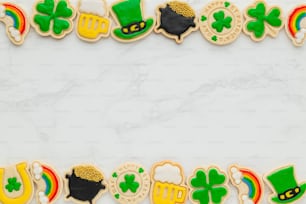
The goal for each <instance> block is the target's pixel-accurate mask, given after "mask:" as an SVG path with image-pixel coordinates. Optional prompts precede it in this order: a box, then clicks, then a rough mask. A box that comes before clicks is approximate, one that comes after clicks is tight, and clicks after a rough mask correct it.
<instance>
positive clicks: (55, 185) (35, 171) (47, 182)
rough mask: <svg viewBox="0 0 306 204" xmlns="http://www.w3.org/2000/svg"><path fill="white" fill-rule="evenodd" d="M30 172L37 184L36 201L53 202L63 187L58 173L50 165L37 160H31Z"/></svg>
mask: <svg viewBox="0 0 306 204" xmlns="http://www.w3.org/2000/svg"><path fill="white" fill-rule="evenodd" d="M31 173H32V177H33V180H34V182H35V184H36V186H37V192H36V201H37V203H39V204H51V203H54V202H55V201H56V200H57V199H58V197H59V196H60V194H61V192H62V188H63V183H62V179H61V177H60V176H59V175H58V173H57V172H56V171H55V170H54V169H53V168H51V167H50V166H48V165H46V164H42V163H40V162H38V161H35V162H33V164H32V166H31Z"/></svg>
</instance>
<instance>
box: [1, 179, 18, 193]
mask: <svg viewBox="0 0 306 204" xmlns="http://www.w3.org/2000/svg"><path fill="white" fill-rule="evenodd" d="M20 187H21V183H20V182H18V181H17V178H16V177H12V178H8V179H7V184H6V186H5V188H6V190H8V192H10V193H12V192H13V191H19V190H20Z"/></svg>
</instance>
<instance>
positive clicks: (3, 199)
mask: <svg viewBox="0 0 306 204" xmlns="http://www.w3.org/2000/svg"><path fill="white" fill-rule="evenodd" d="M33 192H34V185H33V182H32V178H31V174H30V171H29V167H28V164H27V163H26V162H21V163H19V164H16V165H15V166H9V167H6V168H0V203H3V204H14V203H18V204H27V203H30V201H31V200H32V197H33Z"/></svg>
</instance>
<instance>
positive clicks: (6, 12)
mask: <svg viewBox="0 0 306 204" xmlns="http://www.w3.org/2000/svg"><path fill="white" fill-rule="evenodd" d="M0 22H3V23H4V24H5V27H6V33H7V36H8V37H9V39H10V41H11V42H12V43H14V44H15V45H21V44H23V42H24V39H25V37H26V35H27V34H28V32H29V29H30V22H29V21H28V18H27V15H26V13H25V12H24V10H23V9H22V8H21V7H19V6H17V5H16V4H13V3H8V2H5V3H0Z"/></svg>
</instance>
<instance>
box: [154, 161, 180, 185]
mask: <svg viewBox="0 0 306 204" xmlns="http://www.w3.org/2000/svg"><path fill="white" fill-rule="evenodd" d="M154 179H155V180H156V181H161V182H167V183H173V184H177V185H179V184H181V183H182V182H183V178H182V176H181V170H180V168H179V167H178V166H175V165H171V164H169V163H166V164H165V165H163V166H158V167H157V168H155V172H154Z"/></svg>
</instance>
